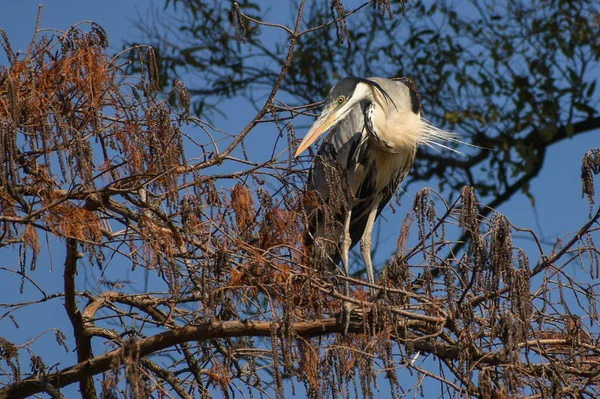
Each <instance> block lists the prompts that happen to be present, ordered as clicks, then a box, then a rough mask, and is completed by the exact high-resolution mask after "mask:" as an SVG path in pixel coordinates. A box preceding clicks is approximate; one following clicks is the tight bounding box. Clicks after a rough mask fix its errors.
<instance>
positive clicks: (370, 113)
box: [295, 77, 458, 295]
mask: <svg viewBox="0 0 600 399" xmlns="http://www.w3.org/2000/svg"><path fill="white" fill-rule="evenodd" d="M326 131H329V133H328V134H327V136H326V138H325V140H324V141H323V143H322V144H321V147H320V148H319V150H318V153H317V156H316V157H315V159H314V161H313V164H312V167H311V169H310V172H309V176H308V182H307V190H308V191H309V192H313V193H317V197H318V198H317V201H316V202H318V203H319V204H320V205H319V206H315V205H314V204H313V205H308V206H307V208H308V213H309V215H308V217H309V228H308V234H307V239H306V243H307V244H308V245H309V246H312V248H313V253H318V254H319V255H317V256H316V258H320V259H323V258H325V259H326V262H327V263H328V264H329V266H330V268H331V267H334V268H335V267H336V265H337V264H339V262H340V260H341V261H342V265H343V268H344V272H345V274H346V276H348V273H349V265H348V253H349V251H350V249H351V248H352V247H354V245H356V244H357V243H358V241H361V254H362V257H363V259H364V262H365V268H366V271H367V276H368V280H369V283H370V284H371V285H374V283H375V279H374V274H373V263H372V260H371V233H372V230H373V224H374V223H375V219H376V218H377V217H378V216H379V214H380V213H381V211H382V210H383V208H384V207H385V206H386V204H387V203H388V202H389V200H390V199H391V198H392V196H393V195H394V194H395V193H396V190H397V189H398V186H399V185H400V183H401V182H402V180H404V178H405V177H406V175H407V174H408V172H409V170H410V168H411V165H412V163H413V160H414V157H415V153H416V150H417V147H418V146H419V145H427V146H430V147H434V148H435V147H441V148H446V149H450V150H452V149H451V148H449V147H447V146H445V145H443V144H441V143H440V141H448V140H449V141H458V140H456V138H455V137H454V135H453V134H452V133H449V132H446V131H444V130H441V129H438V128H437V127H435V126H433V125H432V124H431V123H429V122H428V121H426V120H425V119H423V109H422V105H421V101H420V98H419V95H418V92H417V88H416V86H415V84H414V83H413V82H412V81H411V80H410V79H408V78H395V79H384V78H377V77H373V78H368V79H364V78H355V77H349V78H345V79H342V80H341V81H339V82H338V83H337V84H336V85H335V86H333V88H332V89H331V90H330V92H329V94H328V95H327V99H326V100H325V105H324V108H323V111H322V113H321V115H320V116H319V118H318V119H317V120H316V121H315V123H314V124H313V125H312V127H311V128H310V130H309V131H308V133H307V134H306V137H304V139H303V140H302V142H301V143H300V145H299V146H298V149H297V150H296V154H295V156H296V157H297V156H298V155H300V154H301V153H302V152H303V151H305V150H306V149H307V148H308V147H309V146H310V145H311V144H312V143H313V142H315V141H316V140H317V139H318V138H319V137H320V136H321V135H322V134H323V133H325V132H326ZM452 151H454V150H452ZM313 258H314V257H313ZM345 291H346V292H345V293H346V295H348V291H349V288H348V284H347V283H346V290H345ZM371 291H372V292H373V290H371Z"/></svg>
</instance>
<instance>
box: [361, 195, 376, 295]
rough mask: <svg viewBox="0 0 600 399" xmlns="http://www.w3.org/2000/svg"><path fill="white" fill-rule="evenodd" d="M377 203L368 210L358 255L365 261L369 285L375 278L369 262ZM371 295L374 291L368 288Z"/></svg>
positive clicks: (371, 264) (371, 263) (370, 261)
mask: <svg viewBox="0 0 600 399" xmlns="http://www.w3.org/2000/svg"><path fill="white" fill-rule="evenodd" d="M378 203H379V201H373V206H371V209H370V210H369V217H368V218H367V224H366V226H365V230H364V232H363V235H362V237H361V239H360V253H361V254H362V257H363V260H364V261H365V268H366V269H367V278H368V279H369V283H370V284H371V285H373V284H375V277H374V275H373V262H372V260H371V236H372V233H373V225H374V224H375V218H376V217H377V205H378ZM369 291H370V292H371V295H375V293H376V292H375V290H374V289H373V288H372V287H369Z"/></svg>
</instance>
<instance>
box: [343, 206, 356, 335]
mask: <svg viewBox="0 0 600 399" xmlns="http://www.w3.org/2000/svg"><path fill="white" fill-rule="evenodd" d="M352 202H353V201H352V198H349V199H348V211H347V212H346V217H345V218H344V232H343V233H342V237H341V240H340V244H341V246H342V247H341V248H340V251H341V255H342V265H343V267H344V275H345V277H346V278H345V279H344V296H346V297H348V296H350V283H348V277H350V262H349V260H348V258H349V252H350V246H351V245H352V238H351V237H350V220H351V219H352ZM343 308H344V311H343V313H342V317H343V320H344V335H345V334H347V333H348V328H349V327H350V314H351V313H352V305H351V304H350V303H349V302H346V301H344V305H343Z"/></svg>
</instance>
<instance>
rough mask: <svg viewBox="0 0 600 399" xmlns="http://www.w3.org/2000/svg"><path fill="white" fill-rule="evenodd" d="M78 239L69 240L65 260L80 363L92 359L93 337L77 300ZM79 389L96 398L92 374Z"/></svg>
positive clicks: (68, 302)
mask: <svg viewBox="0 0 600 399" xmlns="http://www.w3.org/2000/svg"><path fill="white" fill-rule="evenodd" d="M78 258H79V255H78V252H77V241H76V240H74V239H72V238H70V239H68V240H67V258H66V260H65V274H64V285H65V309H66V311H67V315H68V316H69V320H70V321H71V325H72V326H73V335H74V336H75V342H76V344H77V361H78V362H79V363H81V362H84V361H86V360H89V359H91V358H92V357H93V356H94V355H93V353H92V341H91V337H90V336H88V335H87V334H86V331H85V325H84V321H83V318H82V317H81V312H80V311H79V309H78V308H77V302H76V300H75V273H76V271H77V259H78ZM79 390H80V391H81V395H82V397H83V398H84V399H96V398H97V397H98V396H97V395H96V388H95V387H94V379H93V378H92V375H86V376H83V377H82V378H81V379H80V380H79Z"/></svg>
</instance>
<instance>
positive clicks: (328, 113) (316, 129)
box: [294, 107, 340, 158]
mask: <svg viewBox="0 0 600 399" xmlns="http://www.w3.org/2000/svg"><path fill="white" fill-rule="evenodd" d="M339 117H340V112H339V111H334V109H333V107H330V108H329V109H326V110H324V111H323V113H321V115H320V116H319V118H318V119H317V120H316V121H315V123H314V124H313V125H312V127H311V128H310V130H309V131H308V133H306V136H305V137H304V139H303V140H302V142H301V143H300V145H299V146H298V149H297V150H296V153H295V154H294V158H295V157H297V156H298V155H300V154H302V153H303V152H304V151H305V150H306V149H307V148H308V147H310V145H311V144H312V143H314V142H315V141H316V140H317V139H318V138H319V136H321V135H322V134H323V133H325V132H326V131H327V130H328V129H329V128H330V127H331V126H332V125H333V124H334V123H336V122H337V121H338V120H339Z"/></svg>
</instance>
